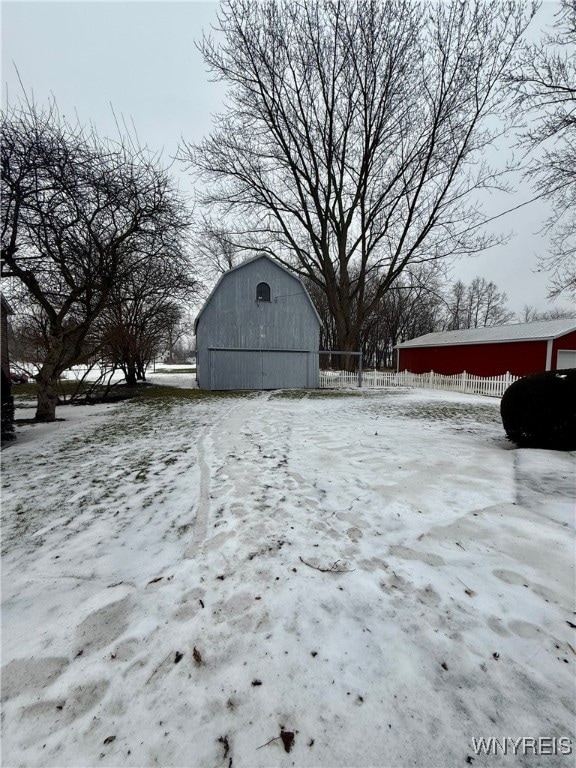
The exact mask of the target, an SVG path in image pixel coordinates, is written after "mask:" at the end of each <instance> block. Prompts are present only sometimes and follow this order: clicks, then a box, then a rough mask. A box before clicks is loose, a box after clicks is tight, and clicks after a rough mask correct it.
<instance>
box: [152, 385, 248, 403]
mask: <svg viewBox="0 0 576 768" xmlns="http://www.w3.org/2000/svg"><path fill="white" fill-rule="evenodd" d="M255 394H257V393H254V392H252V391H249V390H242V391H238V392H237V391H230V390H226V391H223V392H209V391H208V390H205V389H181V388H180V387H167V386H162V385H161V384H155V385H154V386H151V387H146V389H144V390H142V392H141V393H140V394H139V396H138V399H139V400H141V401H143V402H145V401H147V400H158V399H160V400H162V399H170V398H171V399H173V400H176V401H178V400H201V401H205V400H218V399H222V398H224V399H225V398H234V397H255Z"/></svg>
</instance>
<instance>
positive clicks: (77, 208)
mask: <svg viewBox="0 0 576 768" xmlns="http://www.w3.org/2000/svg"><path fill="white" fill-rule="evenodd" d="M1 131H2V148H1V156H2V200H1V215H2V274H3V276H7V277H10V278H12V283H13V290H18V288H20V289H24V290H25V292H26V293H27V295H28V297H29V300H30V301H32V302H34V303H35V304H36V305H37V306H38V307H39V308H40V309H41V311H42V313H43V316H44V317H45V318H46V322H47V335H46V338H47V343H48V347H47V352H46V355H45V357H44V359H43V360H42V365H41V368H40V370H39V372H38V374H37V376H36V381H37V385H38V407H37V411H36V419H37V420H38V421H52V420H54V418H55V407H56V401H57V394H56V385H57V381H58V377H59V376H60V374H61V373H62V372H63V371H64V370H66V369H67V368H69V367H70V366H71V365H73V364H76V363H78V362H81V361H82V359H83V357H84V356H85V355H86V354H87V353H89V352H90V350H87V344H88V341H89V336H90V333H91V330H92V328H93V324H94V321H95V320H96V318H98V317H99V316H100V315H101V313H102V312H103V310H104V309H105V308H106V306H107V303H108V300H109V297H110V294H111V291H112V290H113V288H114V287H115V286H116V285H118V284H119V283H121V282H122V280H123V279H125V278H126V276H128V275H130V274H131V273H132V272H133V271H134V269H135V268H136V267H137V266H138V265H140V264H141V263H142V262H145V261H146V260H147V259H148V258H149V256H150V252H151V249H152V250H153V251H154V252H160V250H161V248H162V247H164V248H166V250H167V251H168V252H170V253H173V252H174V251H175V250H178V249H179V248H180V247H181V243H182V238H183V236H184V234H185V233H186V231H187V228H188V226H189V214H188V213H187V211H186V209H185V206H184V203H183V202H182V200H181V198H180V196H179V195H178V194H177V192H176V191H175V189H174V187H173V185H172V183H171V180H170V177H169V175H168V173H167V171H166V170H165V169H164V168H162V167H161V166H160V164H159V162H158V161H157V159H156V158H155V157H153V156H151V155H150V153H149V152H147V151H146V150H144V149H142V148H140V147H138V146H135V144H134V143H133V142H132V141H130V140H129V139H128V140H122V139H120V140H118V141H116V142H113V141H105V140H102V139H100V138H99V137H98V136H97V134H96V133H95V131H93V130H86V129H85V128H83V127H82V126H80V125H71V124H69V123H68V122H67V121H66V120H64V119H63V118H61V117H60V116H59V114H58V112H57V110H56V107H55V105H54V104H52V105H50V106H49V107H48V108H47V109H40V108H37V107H36V106H35V105H34V104H30V103H28V102H25V103H23V104H20V105H17V106H15V107H9V108H8V109H7V110H6V112H5V113H4V114H3V115H2V123H1ZM95 338H96V337H95ZM101 341H102V340H101V339H100V338H97V340H96V343H101ZM92 351H93V350H92Z"/></svg>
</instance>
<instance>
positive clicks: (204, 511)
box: [184, 394, 269, 558]
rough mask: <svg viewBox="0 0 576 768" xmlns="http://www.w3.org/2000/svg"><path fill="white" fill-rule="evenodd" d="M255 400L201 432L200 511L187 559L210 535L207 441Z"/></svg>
mask: <svg viewBox="0 0 576 768" xmlns="http://www.w3.org/2000/svg"><path fill="white" fill-rule="evenodd" d="M264 397H265V399H268V397H269V395H268V394H266V395H265V396H264ZM261 400H262V397H259V398H256V401H257V402H261ZM253 403H254V400H253V398H248V399H246V400H242V401H241V402H240V403H237V404H235V405H233V406H232V407H231V408H229V409H228V410H227V411H226V412H225V413H224V414H223V415H222V416H221V417H220V418H219V419H218V420H217V421H215V422H213V423H211V424H207V425H206V426H205V427H203V429H202V430H201V432H200V435H199V437H198V443H197V448H196V450H197V456H198V468H199V471H200V488H199V493H198V510H197V513H196V520H195V522H194V529H193V533H192V541H191V542H190V544H189V545H188V547H187V548H186V550H185V551H184V557H185V558H192V557H194V555H195V554H197V553H198V552H199V551H200V550H201V549H202V546H203V544H204V542H205V541H206V537H207V535H208V520H209V518H210V510H211V507H212V499H211V494H210V482H211V471H210V465H209V464H208V461H207V459H206V441H207V440H209V439H210V438H212V437H213V436H214V434H215V432H216V430H218V431H220V430H221V427H222V424H223V423H224V422H226V421H228V422H229V424H230V416H231V414H233V413H234V412H235V411H242V410H251V409H252V408H253V407H254V406H253ZM245 419H246V417H243V418H242V419H241V420H240V421H241V423H244V421H245ZM234 421H236V419H234ZM232 423H233V422H232Z"/></svg>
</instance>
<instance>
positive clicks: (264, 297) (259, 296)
mask: <svg viewBox="0 0 576 768" xmlns="http://www.w3.org/2000/svg"><path fill="white" fill-rule="evenodd" d="M256 301H270V286H269V285H268V283H258V285H257V286H256Z"/></svg>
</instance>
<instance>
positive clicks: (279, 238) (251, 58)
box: [183, 0, 529, 350]
mask: <svg viewBox="0 0 576 768" xmlns="http://www.w3.org/2000/svg"><path fill="white" fill-rule="evenodd" d="M528 16H529V14H526V13H525V10H524V6H523V4H522V2H516V0H511V2H507V3H505V4H504V3H497V2H486V1H485V0H473V1H472V2H466V3H463V2H460V1H459V0H450V2H446V3H437V2H429V1H427V0H423V1H422V2H417V1H416V0H388V1H387V2H380V0H362V1H360V0H352V1H351V2H344V1H343V0H335V1H334V2H330V3H326V2H322V0H263V1H262V2H253V1H252V0H225V2H223V4H222V6H221V10H220V13H219V24H220V31H221V33H222V36H221V37H219V38H218V41H220V40H221V41H222V42H216V41H214V40H213V39H211V38H205V39H204V40H203V42H202V44H201V50H202V53H203V55H204V58H205V61H206V63H207V64H208V66H209V67H210V69H211V71H212V73H213V74H214V77H215V78H217V79H221V80H224V81H225V82H227V83H229V84H230V91H229V107H228V110H227V112H226V113H225V114H224V115H222V116H220V117H219V118H218V122H217V125H216V128H215V130H214V132H213V133H212V135H211V136H210V137H209V138H207V139H206V140H205V141H204V142H203V143H201V144H200V145H196V146H194V145H187V146H185V149H184V150H183V158H184V159H186V160H187V161H188V162H189V164H190V167H191V168H193V169H194V170H195V171H196V172H197V174H198V176H199V178H200V179H202V180H203V181H205V182H207V183H208V184H209V185H211V186H210V187H209V192H208V193H207V194H205V195H204V196H203V198H202V199H203V202H204V203H205V204H206V205H207V206H208V207H209V209H211V210H212V212H213V215H214V216H215V217H216V216H218V217H219V220H220V221H226V222H227V224H226V228H227V231H229V232H231V233H234V235H235V238H234V239H235V243H236V244H237V245H239V246H246V247H255V246H257V247H258V248H260V249H261V250H264V251H266V252H268V253H270V254H272V255H273V256H275V257H276V258H277V259H278V260H279V261H280V262H281V263H283V264H284V265H286V266H288V267H290V268H292V269H293V270H294V271H295V272H296V273H298V274H299V275H301V276H303V277H306V278H308V279H309V280H310V281H311V282H312V283H314V284H315V285H316V286H317V287H318V289H319V290H320V291H321V292H322V293H323V294H324V296H325V297H326V303H327V306H328V310H329V313H330V316H331V318H332V320H333V323H334V328H335V335H336V340H337V346H338V347H339V348H340V349H344V350H357V349H359V347H360V341H361V338H360V337H361V329H362V328H363V327H364V326H365V324H366V322H367V321H368V320H369V319H370V318H371V316H372V315H373V314H374V313H375V312H376V311H377V309H378V307H379V305H380V302H381V300H382V297H383V296H384V295H385V293H386V291H387V290H388V289H389V288H390V287H391V286H392V285H393V284H394V283H395V281H396V280H397V279H398V278H399V276H400V275H401V274H402V273H403V272H404V270H406V269H407V267H409V266H411V265H412V266H415V265H418V264H425V263H427V262H430V261H434V260H437V259H444V258H446V257H447V256H450V255H452V256H454V255H458V254H463V253H466V254H470V253H474V252H477V251H479V250H482V249H484V248H486V247H488V246H489V245H490V244H492V243H493V242H494V238H491V237H489V236H486V235H485V234H484V233H483V229H482V226H481V225H482V223H483V221H484V218H483V216H482V213H481V210H480V209H479V207H478V205H477V202H476V201H477V193H478V191H479V190H482V189H486V188H491V187H495V186H500V185H502V176H501V172H503V171H504V169H500V171H498V172H497V171H495V170H494V169H491V168H490V167H488V165H487V164H486V162H485V161H484V159H483V153H484V151H485V150H486V148H487V147H489V146H490V145H491V144H492V143H493V142H494V141H495V139H496V138H497V136H498V135H499V134H501V133H502V132H503V131H504V130H506V120H505V118H506V114H507V109H506V107H507V102H506V98H507V95H506V92H505V91H504V89H503V87H502V75H503V72H504V70H505V68H506V66H507V65H508V64H509V61H510V58H511V57H512V55H513V53H514V51H515V49H516V46H517V45H518V43H519V40H520V37H521V35H522V33H523V31H524V29H525V26H526V24H527V18H528ZM369 284H370V286H376V289H375V290H372V289H371V290H368V289H367V286H368V285H369Z"/></svg>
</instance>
